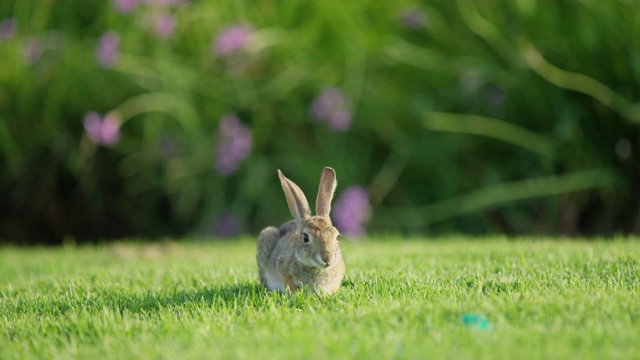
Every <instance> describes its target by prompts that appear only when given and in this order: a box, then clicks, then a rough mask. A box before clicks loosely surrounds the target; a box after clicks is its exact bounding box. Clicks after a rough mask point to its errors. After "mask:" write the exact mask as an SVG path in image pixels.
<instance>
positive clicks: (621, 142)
mask: <svg viewBox="0 0 640 360" xmlns="http://www.w3.org/2000/svg"><path fill="white" fill-rule="evenodd" d="M615 149H616V155H617V156H618V158H619V159H620V160H626V159H628V158H629V156H631V153H632V151H633V146H632V145H631V142H630V141H629V140H627V139H625V138H620V139H618V141H616V145H615Z"/></svg>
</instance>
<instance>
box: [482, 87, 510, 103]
mask: <svg viewBox="0 0 640 360" xmlns="http://www.w3.org/2000/svg"><path fill="white" fill-rule="evenodd" d="M484 91H485V96H486V98H487V101H489V103H490V104H491V105H494V106H500V105H502V104H504V102H505V100H506V99H507V91H506V90H505V89H504V88H503V87H501V86H499V85H496V84H489V85H487V86H486V87H485V89H484Z"/></svg>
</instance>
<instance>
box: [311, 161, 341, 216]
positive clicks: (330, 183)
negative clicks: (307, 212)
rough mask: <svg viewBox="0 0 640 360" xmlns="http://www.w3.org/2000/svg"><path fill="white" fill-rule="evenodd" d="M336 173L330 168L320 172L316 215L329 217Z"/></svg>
mask: <svg viewBox="0 0 640 360" xmlns="http://www.w3.org/2000/svg"><path fill="white" fill-rule="evenodd" d="M337 185H338V182H337V181H336V172H335V171H333V169H332V168H330V167H326V168H324V170H322V176H321V177H320V188H318V197H317V198H316V215H318V216H329V212H330V211H331V199H333V192H334V191H336V186H337Z"/></svg>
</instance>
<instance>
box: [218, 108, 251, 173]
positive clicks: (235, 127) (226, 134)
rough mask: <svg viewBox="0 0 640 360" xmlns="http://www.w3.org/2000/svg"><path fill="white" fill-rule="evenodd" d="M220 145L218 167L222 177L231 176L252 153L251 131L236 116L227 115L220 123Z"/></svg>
mask: <svg viewBox="0 0 640 360" xmlns="http://www.w3.org/2000/svg"><path fill="white" fill-rule="evenodd" d="M220 137H221V139H220V143H219V144H218V151H217V157H216V167H217V169H218V173H220V175H230V174H232V173H234V172H235V171H236V170H238V168H239V167H240V163H241V162H242V161H243V160H244V159H246V158H247V156H249V153H250V152H251V141H252V134H251V129H249V128H248V127H246V126H244V125H242V123H241V122H240V119H238V117H237V116H235V115H227V116H225V117H224V118H222V120H221V121H220Z"/></svg>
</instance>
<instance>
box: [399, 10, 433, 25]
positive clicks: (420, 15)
mask: <svg viewBox="0 0 640 360" xmlns="http://www.w3.org/2000/svg"><path fill="white" fill-rule="evenodd" d="M400 20H401V21H402V24H403V25H404V26H406V27H408V28H411V29H423V28H424V27H425V26H427V23H428V21H429V18H428V17H427V14H426V13H425V12H424V11H422V10H420V9H409V10H406V11H405V12H404V13H402V15H401V16H400Z"/></svg>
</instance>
